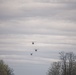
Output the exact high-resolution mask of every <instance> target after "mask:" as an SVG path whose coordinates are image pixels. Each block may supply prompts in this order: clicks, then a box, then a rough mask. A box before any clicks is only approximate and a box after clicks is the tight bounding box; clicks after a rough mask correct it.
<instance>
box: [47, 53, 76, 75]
mask: <svg viewBox="0 0 76 75" xmlns="http://www.w3.org/2000/svg"><path fill="white" fill-rule="evenodd" d="M59 54H60V61H58V62H53V64H52V67H51V68H50V69H49V71H48V75H76V56H75V55H74V53H73V52H69V53H65V52H60V53H59Z"/></svg>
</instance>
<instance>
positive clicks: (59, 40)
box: [0, 0, 76, 75]
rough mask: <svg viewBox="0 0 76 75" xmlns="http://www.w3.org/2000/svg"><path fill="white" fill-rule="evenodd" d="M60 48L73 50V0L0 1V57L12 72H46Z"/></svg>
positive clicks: (75, 47) (75, 11)
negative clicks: (11, 68) (12, 69)
mask: <svg viewBox="0 0 76 75" xmlns="http://www.w3.org/2000/svg"><path fill="white" fill-rule="evenodd" d="M32 41H34V42H35V45H32V44H31V42H32ZM35 48H37V49H38V52H35V51H34V49H35ZM60 51H66V52H68V51H72V52H74V53H76V1H75V0H0V58H1V59H4V60H5V61H6V62H7V63H8V64H9V65H10V66H11V67H13V68H14V71H15V74H16V75H21V73H24V74H23V75H25V74H26V75H31V74H32V75H43V74H44V75H46V72H47V70H48V68H49V65H50V63H51V62H53V61H58V56H59V55H58V53H59V52H60ZM31 52H33V56H32V57H31V56H30V53H31ZM23 65H24V66H25V67H23ZM32 65H33V66H32ZM41 66H42V68H41V69H42V70H41V69H40V67H41ZM20 67H21V68H22V71H21V68H20ZM30 67H32V68H30ZM44 67H45V68H44ZM34 71H36V72H34ZM44 71H45V72H44ZM36 73H37V74H36Z"/></svg>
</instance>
